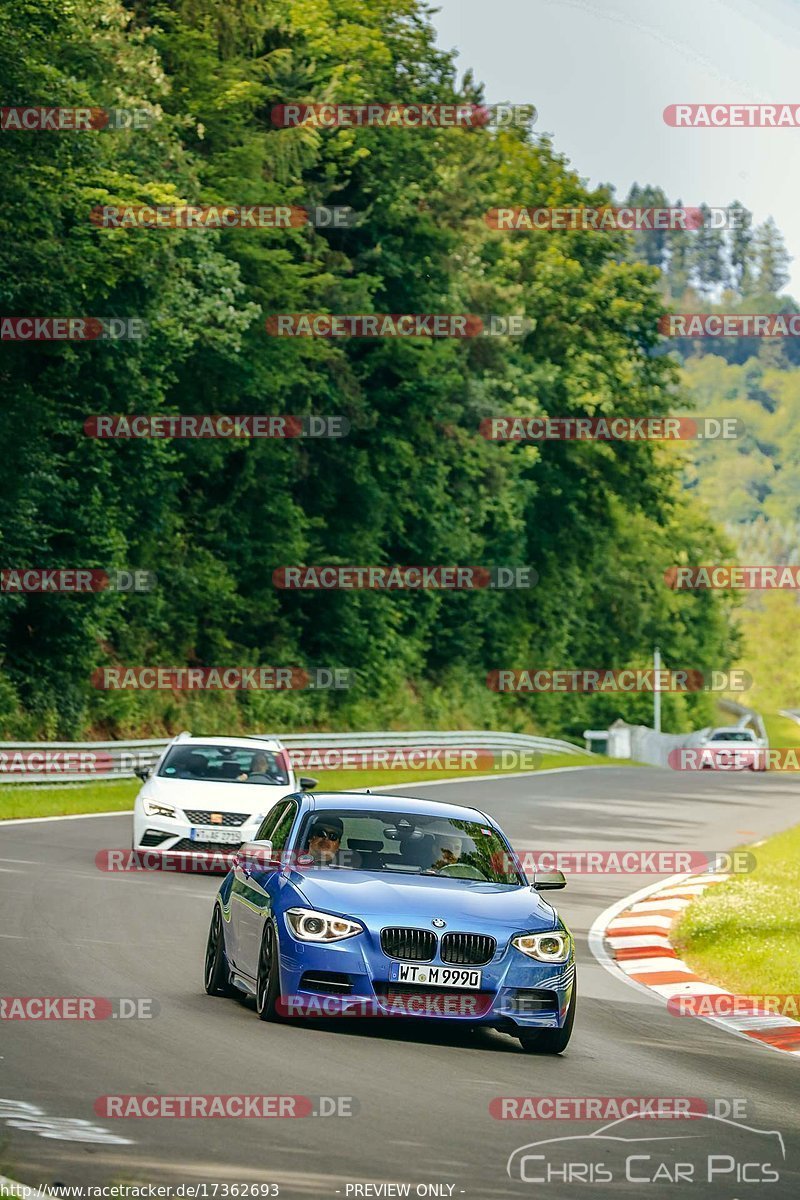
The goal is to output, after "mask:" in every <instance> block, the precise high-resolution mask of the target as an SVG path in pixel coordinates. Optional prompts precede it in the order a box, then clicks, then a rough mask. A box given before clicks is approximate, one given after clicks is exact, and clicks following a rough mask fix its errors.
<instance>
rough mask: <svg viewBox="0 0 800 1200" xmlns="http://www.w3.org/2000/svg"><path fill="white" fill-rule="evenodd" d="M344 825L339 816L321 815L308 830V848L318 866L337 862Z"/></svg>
mask: <svg viewBox="0 0 800 1200" xmlns="http://www.w3.org/2000/svg"><path fill="white" fill-rule="evenodd" d="M343 828H344V826H343V824H342V822H341V821H340V820H339V818H338V817H325V816H322V815H320V816H319V817H317V818H316V820H315V821H314V824H313V825H312V826H311V828H310V829H309V831H308V838H307V840H306V850H307V852H308V853H309V854H310V855H311V857H312V858H313V860H314V862H315V863H316V864H317V865H318V866H327V865H329V864H331V863H334V862H336V860H337V859H338V857H339V847H340V846H341V842H342V830H343Z"/></svg>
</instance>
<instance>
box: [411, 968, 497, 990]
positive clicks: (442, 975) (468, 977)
mask: <svg viewBox="0 0 800 1200" xmlns="http://www.w3.org/2000/svg"><path fill="white" fill-rule="evenodd" d="M389 977H390V979H392V980H393V981H394V982H395V983H426V984H429V985H432V986H433V987H457V988H479V987H480V986H481V972H480V971H476V970H474V969H473V968H470V967H419V966H417V965H416V964H415V965H413V966H412V964H411V963H393V964H392V966H391V968H390V972H389Z"/></svg>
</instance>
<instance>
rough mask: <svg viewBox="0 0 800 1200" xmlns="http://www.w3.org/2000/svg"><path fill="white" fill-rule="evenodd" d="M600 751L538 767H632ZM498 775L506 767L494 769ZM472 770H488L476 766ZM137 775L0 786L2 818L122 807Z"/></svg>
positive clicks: (334, 784)
mask: <svg viewBox="0 0 800 1200" xmlns="http://www.w3.org/2000/svg"><path fill="white" fill-rule="evenodd" d="M630 765H636V764H631V763H628V762H624V763H623V762H617V761H616V760H612V759H609V758H606V757H604V756H603V755H600V754H595V755H591V754H543V755H542V756H541V761H540V762H539V765H538V768H537V769H538V770H545V769H552V768H553V767H585V766H630ZM494 773H496V774H497V775H503V774H508V773H509V772H507V771H505V772H504V771H499V770H498V771H497V772H493V774H494ZM475 774H476V775H483V774H488V772H485V771H484V770H482V769H481V770H478V771H476V772H475ZM317 778H318V779H319V790H320V791H323V790H327V791H347V790H348V789H353V788H364V787H381V786H390V787H402V786H403V785H404V784H407V783H420V782H422V781H425V782H429V781H430V780H431V779H464V778H469V772H465V771H463V770H461V771H444V770H440V771H437V770H433V771H430V770H429V771H391V770H384V771H320V772H319V774H318V776H317ZM141 786H142V785H141V783H140V782H139V780H138V779H124V780H119V781H115V782H113V783H98V782H92V783H76V784H66V785H61V786H59V787H47V786H46V785H44V786H25V785H23V784H12V785H11V786H10V787H9V786H7V787H0V821H9V820H12V819H13V818H14V817H62V816H70V815H72V814H75V813H96V812H125V811H128V810H130V809H132V808H133V801H134V797H135V796H136V793H137V792H138V790H139V788H140V787H141Z"/></svg>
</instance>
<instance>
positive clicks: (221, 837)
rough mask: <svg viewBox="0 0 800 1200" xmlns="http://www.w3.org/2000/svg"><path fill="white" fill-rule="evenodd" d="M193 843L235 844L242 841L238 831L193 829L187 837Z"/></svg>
mask: <svg viewBox="0 0 800 1200" xmlns="http://www.w3.org/2000/svg"><path fill="white" fill-rule="evenodd" d="M189 836H190V837H191V839H192V841H193V842H236V843H237V844H238V843H239V842H241V840H242V833H241V830H239V829H193V830H192V831H191V833H190V835H189Z"/></svg>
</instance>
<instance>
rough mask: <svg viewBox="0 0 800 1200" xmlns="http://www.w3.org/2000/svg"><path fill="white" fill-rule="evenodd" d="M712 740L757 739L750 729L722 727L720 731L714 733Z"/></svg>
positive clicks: (742, 740)
mask: <svg viewBox="0 0 800 1200" xmlns="http://www.w3.org/2000/svg"><path fill="white" fill-rule="evenodd" d="M711 741H712V742H752V741H755V735H754V734H752V733H751V732H750V730H749V729H722V730H720V731H719V733H712V735H711Z"/></svg>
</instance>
